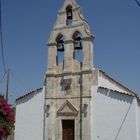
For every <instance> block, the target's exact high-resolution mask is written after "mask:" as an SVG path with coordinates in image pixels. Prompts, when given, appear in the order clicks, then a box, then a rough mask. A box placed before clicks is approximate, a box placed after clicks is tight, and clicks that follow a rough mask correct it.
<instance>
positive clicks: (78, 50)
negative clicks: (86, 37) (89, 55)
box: [73, 31, 82, 62]
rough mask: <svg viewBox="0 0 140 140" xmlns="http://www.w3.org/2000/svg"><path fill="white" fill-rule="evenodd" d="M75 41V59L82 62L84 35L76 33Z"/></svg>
mask: <svg viewBox="0 0 140 140" xmlns="http://www.w3.org/2000/svg"><path fill="white" fill-rule="evenodd" d="M73 41H74V59H76V60H78V61H80V62H82V35H81V33H80V32H78V31H76V32H75V33H74V35H73Z"/></svg>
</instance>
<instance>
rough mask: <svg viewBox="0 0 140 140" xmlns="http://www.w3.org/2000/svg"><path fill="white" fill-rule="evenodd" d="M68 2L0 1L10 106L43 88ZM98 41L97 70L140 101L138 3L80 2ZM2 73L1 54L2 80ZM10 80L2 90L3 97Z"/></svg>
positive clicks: (129, 0)
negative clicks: (53, 35)
mask: <svg viewBox="0 0 140 140" xmlns="http://www.w3.org/2000/svg"><path fill="white" fill-rule="evenodd" d="M63 2H64V0H2V24H3V41H4V54H5V61H6V66H7V68H9V69H10V86H9V93H10V96H9V98H10V103H11V104H13V103H14V101H15V99H16V98H17V97H19V96H21V95H24V94H26V93H28V92H30V91H32V90H35V89H37V88H40V87H42V86H43V83H44V76H45V72H46V70H47V45H46V44H47V41H48V38H49V35H50V32H51V30H52V27H53V25H54V23H55V21H56V17H57V12H58V10H59V9H60V8H61V7H62V5H63ZM77 3H78V4H79V5H80V6H81V7H82V9H83V12H84V16H85V18H86V19H87V21H88V23H89V26H90V29H91V31H92V33H93V34H94V36H95V39H94V67H97V68H100V69H102V70H103V71H105V72H106V73H107V74H109V75H110V76H112V77H113V78H114V79H116V80H117V81H120V82H121V83H123V84H124V85H126V86H127V87H129V88H130V89H132V90H134V91H135V92H136V93H138V94H139V95H140V7H138V5H137V4H136V2H135V0H123V1H122V0H105V1H104V0H102V1H100V0H77ZM3 73H4V70H3V67H2V59H1V53H0V79H1V77H2V75H3ZM5 85H6V77H5V79H4V80H3V82H2V84H0V93H5Z"/></svg>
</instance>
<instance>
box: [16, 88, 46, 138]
mask: <svg viewBox="0 0 140 140" xmlns="http://www.w3.org/2000/svg"><path fill="white" fill-rule="evenodd" d="M44 93H45V92H44V89H43V90H41V91H39V92H34V93H32V94H30V95H28V96H26V97H24V98H22V99H20V100H19V101H17V105H16V124H15V140H43V117H44Z"/></svg>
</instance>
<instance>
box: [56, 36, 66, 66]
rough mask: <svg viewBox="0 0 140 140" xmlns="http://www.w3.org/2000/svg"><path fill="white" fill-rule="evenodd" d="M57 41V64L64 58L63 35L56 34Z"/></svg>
mask: <svg viewBox="0 0 140 140" xmlns="http://www.w3.org/2000/svg"><path fill="white" fill-rule="evenodd" d="M56 43H57V58H56V59H57V65H58V64H60V63H61V62H63V60H64V37H63V35H61V34H60V35H58V37H57V38H56Z"/></svg>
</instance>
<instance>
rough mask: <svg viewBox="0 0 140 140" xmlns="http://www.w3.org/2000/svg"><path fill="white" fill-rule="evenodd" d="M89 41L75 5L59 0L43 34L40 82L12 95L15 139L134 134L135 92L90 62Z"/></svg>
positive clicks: (122, 138) (138, 107)
mask: <svg viewBox="0 0 140 140" xmlns="http://www.w3.org/2000/svg"><path fill="white" fill-rule="evenodd" d="M93 41H94V35H93V34H92V33H91V31H90V28H89V26H88V23H87V21H86V20H85V18H84V16H83V13H82V10H81V7H80V6H79V5H77V3H76V1H75V0H65V1H64V5H63V7H62V8H61V9H60V10H59V12H58V15H57V21H56V23H55V25H54V27H53V30H52V32H51V35H50V38H49V40H48V69H47V72H46V75H45V82H44V83H45V84H44V87H43V89H40V90H38V92H37V94H36V91H34V92H32V93H30V94H27V95H26V96H23V97H22V98H18V99H17V100H16V103H17V107H16V108H17V111H16V125H15V126H16V127H15V140H29V139H30V140H39V139H40V140H126V139H127V140H139V139H140V98H139V97H138V96H137V94H136V93H134V92H133V91H131V90H130V89H128V88H127V87H125V86H124V85H122V84H121V83H119V82H118V81H116V80H114V79H113V78H111V77H110V76H109V75H107V74H106V73H105V72H103V71H102V70H100V69H97V68H95V67H94V52H93ZM34 94H35V95H36V96H32V95H34ZM38 103H39V104H38ZM34 105H35V106H34ZM37 105H39V106H37ZM28 106H29V107H28ZM24 112H26V119H24V117H25V116H24V115H25V113H24ZM28 113H29V114H30V115H28ZM32 114H33V115H35V116H34V117H33V118H32ZM30 122H31V123H30ZM32 130H33V131H32ZM30 131H31V132H32V133H30Z"/></svg>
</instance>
